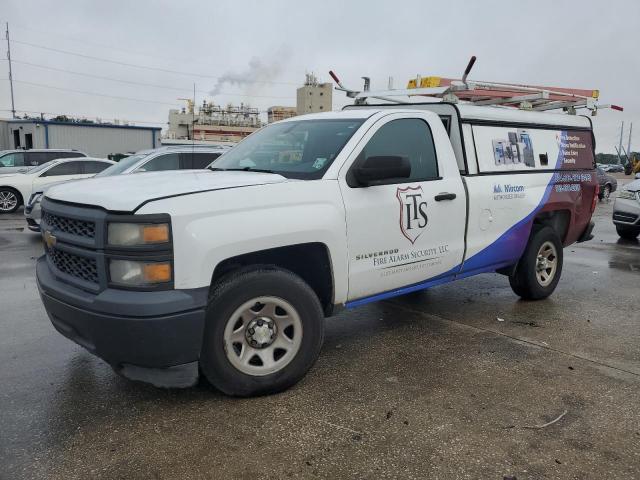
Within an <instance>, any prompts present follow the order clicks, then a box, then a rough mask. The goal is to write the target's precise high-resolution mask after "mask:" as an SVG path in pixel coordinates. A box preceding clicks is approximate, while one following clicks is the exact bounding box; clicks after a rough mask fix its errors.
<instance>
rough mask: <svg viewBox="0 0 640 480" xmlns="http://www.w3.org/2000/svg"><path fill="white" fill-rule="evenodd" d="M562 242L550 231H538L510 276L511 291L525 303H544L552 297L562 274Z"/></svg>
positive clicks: (534, 233) (547, 228)
mask: <svg viewBox="0 0 640 480" xmlns="http://www.w3.org/2000/svg"><path fill="white" fill-rule="evenodd" d="M562 254H563V252H562V242H561V240H560V237H558V234H557V233H556V232H555V230H553V229H552V228H551V227H539V228H537V229H536V230H534V232H533V234H532V235H531V237H530V238H529V243H528V245H527V248H526V249H525V251H524V254H523V255H522V257H521V258H520V261H519V262H518V265H517V266H516V270H515V273H514V274H513V275H511V276H509V284H510V285H511V288H512V290H513V291H514V292H515V293H516V295H519V296H520V297H522V298H524V299H525V300H541V299H543V298H547V297H548V296H549V295H551V294H552V293H553V291H554V290H555V289H556V286H557V285H558V281H559V280H560V274H561V273H562V260H563V255H562Z"/></svg>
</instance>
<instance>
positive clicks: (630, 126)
mask: <svg viewBox="0 0 640 480" xmlns="http://www.w3.org/2000/svg"><path fill="white" fill-rule="evenodd" d="M632 131H633V122H631V124H630V125H629V143H627V155H630V154H631V132H632Z"/></svg>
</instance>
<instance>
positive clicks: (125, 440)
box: [0, 202, 640, 480]
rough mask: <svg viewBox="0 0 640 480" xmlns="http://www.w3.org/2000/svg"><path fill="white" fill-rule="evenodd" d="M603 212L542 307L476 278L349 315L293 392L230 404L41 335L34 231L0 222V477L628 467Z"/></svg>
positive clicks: (450, 475) (628, 377)
mask: <svg viewBox="0 0 640 480" xmlns="http://www.w3.org/2000/svg"><path fill="white" fill-rule="evenodd" d="M612 205H613V202H611V203H610V204H601V205H599V206H598V210H597V214H596V216H595V220H596V229H595V239H593V240H592V241H590V242H587V243H584V244H581V245H573V246H571V247H569V248H567V249H566V250H565V264H564V270H563V273H562V279H561V281H560V284H559V286H558V289H557V290H556V292H555V293H554V295H553V296H552V297H551V298H549V299H547V300H545V301H541V302H524V301H519V300H518V298H517V297H516V296H515V295H514V294H513V293H512V292H511V289H510V288H509V285H508V281H507V279H506V277H503V276H500V275H497V274H487V275H481V276H478V277H474V278H469V279H466V280H462V281H459V282H456V283H452V284H449V285H445V286H441V287H437V288H433V289H432V290H429V291H425V292H420V293H417V294H413V295H410V296H407V297H401V298H397V299H394V300H391V301H386V302H380V303H377V304H373V305H369V306H366V307H363V308H360V309H355V310H351V311H347V312H344V313H341V314H340V315H338V316H336V317H334V318H331V319H329V320H328V321H327V330H326V341H325V345H324V348H323V350H322V353H321V356H320V359H319V360H318V362H317V364H316V366H315V367H314V368H313V369H312V370H311V372H310V373H309V374H308V375H307V377H306V378H305V379H304V380H303V381H302V382H301V383H299V384H298V385H297V386H295V387H294V388H292V389H291V390H289V391H287V392H285V393H282V394H279V395H274V396H270V397H262V398H255V399H243V400H238V399H232V398H227V397H224V396H223V395H221V394H219V393H217V392H216V391H215V390H213V389H212V388H211V387H209V386H207V385H206V384H204V383H203V384H202V385H200V386H198V387H195V388H192V389H188V390H161V389H156V388H154V387H151V386H147V385H143V384H139V383H134V382H131V381H128V380H125V379H123V378H120V377H119V376H117V375H116V374H114V373H113V371H112V370H111V369H110V368H109V367H108V366H107V365H106V364H105V363H103V362H102V361H101V360H99V359H97V358H95V357H93V356H92V355H90V354H89V353H87V352H86V351H84V350H83V349H82V348H81V347H79V346H77V345H75V344H74V343H72V342H70V341H69V340H67V339H65V338H64V337H62V336H61V335H60V334H58V333H57V332H56V331H55V330H54V329H53V327H52V326H51V324H50V323H49V320H48V319H47V317H46V315H45V312H44V309H43V308H42V305H41V303H40V300H39V297H38V293H37V288H36V284H35V278H34V263H35V259H36V258H37V256H39V255H40V254H41V251H42V248H41V245H40V239H39V237H38V235H35V234H31V233H28V232H25V231H22V230H21V229H22V227H23V223H22V218H21V216H20V215H19V214H16V215H9V216H6V215H5V216H2V217H0V331H1V332H2V333H1V334H0V479H3V480H5V479H7V480H8V479H31V478H38V479H40V478H47V479H48V478H53V479H63V478H64V479H74V478H105V479H112V478H122V479H138V478H140V479H147V478H150V479H169V478H171V479H175V478H210V479H219V478H220V479H222V478H224V479H232V478H371V479H374V478H376V479H377V478H434V479H457V478H482V479H502V478H503V476H505V475H515V476H516V477H517V478H518V480H523V479H541V478H554V479H574V478H576V479H608V478H625V479H627V478H628V479H632V478H640V405H639V399H640V349H639V346H640V295H639V293H640V289H639V287H638V285H640V244H638V243H637V242H628V241H622V240H620V239H618V237H617V235H616V234H615V230H614V228H613V225H612V223H611V209H612ZM498 319H501V320H502V321H499V320H498ZM564 412H566V414H565V415H564V416H563V417H562V418H561V419H560V420H558V421H557V422H555V423H553V424H552V425H549V426H546V427H544V428H535V427H539V426H541V425H543V424H545V423H547V422H550V421H552V420H554V419H556V418H557V417H558V416H560V415H561V414H562V413H564ZM529 427H534V428H529Z"/></svg>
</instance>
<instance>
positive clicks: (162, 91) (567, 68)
mask: <svg viewBox="0 0 640 480" xmlns="http://www.w3.org/2000/svg"><path fill="white" fill-rule="evenodd" d="M467 3H468V4H467ZM2 5H3V6H2V9H0V21H2V26H3V29H4V23H5V22H9V28H10V31H11V38H12V40H14V42H12V45H11V53H12V58H13V60H14V65H13V77H14V80H15V85H14V88H15V101H16V109H17V110H19V111H29V112H51V113H64V114H74V115H85V116H87V117H90V118H95V117H101V118H103V119H105V120H106V119H114V118H117V119H123V120H129V121H131V122H135V123H138V124H144V123H154V124H157V125H164V124H166V122H167V114H168V109H169V108H172V106H175V107H178V106H181V105H182V103H181V102H180V101H179V100H177V98H179V97H191V96H192V95H193V84H194V83H195V84H196V89H197V94H196V98H197V103H201V102H202V99H203V98H209V96H208V92H210V91H212V90H218V91H219V92H220V93H219V94H217V95H216V96H215V98H214V100H215V102H216V103H221V104H226V103H228V102H234V103H239V102H241V101H244V102H245V103H250V104H251V105H252V106H255V107H258V108H260V109H261V110H266V108H267V107H269V106H271V105H292V106H293V105H295V89H296V86H298V85H299V84H301V83H302V81H303V80H304V74H305V72H306V71H313V72H316V73H317V74H318V75H319V76H320V77H321V79H322V80H325V81H330V80H331V79H330V77H329V75H328V73H327V72H328V70H330V69H333V70H334V71H336V72H337V73H338V74H339V75H340V77H341V80H343V83H345V84H347V85H349V86H354V87H356V88H360V86H361V83H362V81H361V80H360V77H361V76H363V75H366V76H370V77H371V78H372V88H378V89H380V88H385V87H386V82H387V78H388V76H390V75H391V76H393V77H394V79H395V82H396V86H400V85H401V84H404V83H405V82H406V81H407V80H408V79H409V78H412V77H414V76H415V75H416V74H421V75H423V76H426V75H439V76H444V77H456V78H459V76H460V75H461V74H462V70H463V69H464V67H465V65H466V63H467V61H468V59H469V57H470V56H471V55H476V56H477V57H478V61H477V62H476V65H475V67H474V69H473V72H472V75H471V76H472V78H476V79H482V80H493V81H502V82H514V83H529V84H538V85H549V86H558V87H571V88H589V89H590V88H597V89H600V92H601V97H600V99H601V102H602V103H614V104H619V105H622V106H623V107H624V108H625V111H624V112H622V113H620V112H614V111H609V110H603V111H601V112H600V113H599V114H598V116H597V117H595V118H594V125H595V129H596V140H597V142H598V147H597V150H598V151H605V152H613V149H614V145H617V143H618V136H619V131H620V122H621V121H622V120H624V121H625V140H624V143H625V147H626V142H627V140H626V135H627V132H628V125H629V123H630V122H632V121H633V122H636V125H635V129H636V132H637V133H636V135H635V138H637V139H638V140H637V141H635V142H632V148H633V149H635V150H640V95H639V94H640V82H639V80H640V61H639V60H638V51H637V50H638V47H639V46H640V45H639V43H640V42H639V41H638V40H639V39H640V34H639V32H638V30H637V25H638V24H639V22H638V21H639V20H640V2H638V1H637V0H635V1H634V0H629V1H617V0H612V1H609V2H602V1H596V0H591V1H577V0H576V1H558V0H556V1H542V0H536V1H518V2H515V1H475V2H473V3H471V2H457V1H451V0H447V1H444V0H443V1H409V0H402V1H399V2H397V1H396V2H389V1H384V2H383V1H376V0H369V1H349V2H347V1H345V0H342V1H333V0H323V1H314V2H307V1H304V0H297V1H295V0H292V1H285V0H282V1H253V0H244V1H242V2H238V1H200V2H194V1H182V2H176V1H171V2H168V1H154V2H152V1H146V0H144V1H143V0H135V1H133V0H127V1H122V0H111V1H108V2H98V1H86V0H65V1H64V2H59V1H56V2H54V1H47V0H40V1H31V0H3V1H2ZM3 39H4V35H3ZM19 42H20V43H19ZM27 44H30V45H27ZM43 47H46V48H43ZM5 48H6V43H5V44H3V45H2V47H0V50H3V51H4V50H5ZM62 51H64V52H72V53H76V54H80V55H81V56H78V55H69V54H68V53H62ZM89 57H95V58H89ZM2 58H4V52H3V55H2ZM98 59H107V60H110V61H111V62H105V61H101V60H98ZM136 65H137V66H141V67H151V68H137V67H136ZM251 66H252V67H251ZM43 67H47V68H43ZM251 68H253V70H251ZM60 70H64V71H60ZM69 71H71V72H75V73H68V72H69ZM250 71H253V72H257V73H256V75H255V76H256V77H257V78H255V79H256V80H263V81H265V82H269V83H260V84H259V83H252V84H249V85H238V84H233V83H231V84H230V83H222V84H218V81H217V80H216V78H218V77H226V78H233V77H235V76H240V77H242V76H244V75H245V74H248V72H250ZM80 74H82V75H80ZM7 77H8V64H7V62H6V61H0V79H2V80H0V110H2V111H0V116H1V117H7V116H9V115H10V112H9V111H8V110H9V109H10V108H11V107H10V105H11V103H10V95H9V84H8V82H7V81H6V79H7ZM96 77H109V78H113V79H116V80H120V81H112V80H105V79H103V78H96ZM125 82H130V83H125ZM152 85H153V86H152ZM51 87H55V88H51ZM636 88H638V89H639V90H635V89H636ZM78 92H86V93H91V94H100V95H104V96H98V95H88V94H86V93H78ZM112 97H120V98H112ZM346 103H347V101H346V99H345V98H344V95H343V94H342V93H340V92H334V109H338V108H340V107H341V106H342V105H344V104H346Z"/></svg>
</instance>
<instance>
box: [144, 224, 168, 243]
mask: <svg viewBox="0 0 640 480" xmlns="http://www.w3.org/2000/svg"><path fill="white" fill-rule="evenodd" d="M142 239H143V240H144V243H167V242H168V241H169V225H167V224H166V223H162V224H159V225H145V226H144V227H142Z"/></svg>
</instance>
